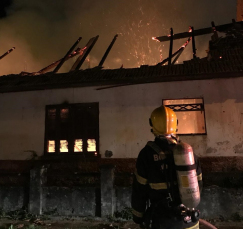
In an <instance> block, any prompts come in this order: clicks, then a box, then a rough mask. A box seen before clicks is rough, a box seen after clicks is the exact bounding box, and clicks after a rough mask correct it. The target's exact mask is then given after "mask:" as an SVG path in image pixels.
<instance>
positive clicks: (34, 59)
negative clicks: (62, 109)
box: [0, 0, 236, 75]
mask: <svg viewBox="0 0 243 229" xmlns="http://www.w3.org/2000/svg"><path fill="white" fill-rule="evenodd" d="M233 18H236V0H204V1H195V0H173V1H171V0H163V1H162V0H80V1H77V0H51V1H50V0H41V1H37V0H1V1H0V31H1V33H0V55H2V54H4V53H5V52H6V51H7V50H9V49H10V48H12V47H16V50H14V51H13V52H12V53H10V54H9V55H8V56H6V57H5V58H4V59H2V60H0V75H4V74H11V73H20V72H21V71H27V72H34V71H38V70H40V69H41V68H43V67H45V66H47V65H49V64H51V63H52V62H54V61H56V60H58V59H60V58H61V57H63V56H64V55H65V54H66V52H67V51H68V50H69V49H70V47H71V46H72V45H73V44H74V42H75V41H76V40H77V39H78V37H79V36H82V37H83V39H82V40H81V42H80V43H79V47H83V46H84V45H85V44H86V43H87V41H88V40H89V39H90V38H91V37H93V36H96V35H99V36H100V37H99V40H98V41H97V43H96V45H95V47H94V48H93V50H92V51H91V53H90V55H89V56H88V59H89V60H90V63H87V62H85V63H84V65H83V68H87V67H88V66H91V67H94V66H96V65H98V63H99V61H100V60H101V58H102V56H103V54H104V52H105V50H106V48H107V47H108V45H109V44H110V42H111V41H112V39H113V37H114V36H115V35H116V34H118V38H117V41H116V43H115V44H114V46H113V49H112V50H111V52H110V54H109V56H108V58H107V60H106V62H105V63H104V67H105V68H120V67H121V65H123V67H124V68H131V67H138V66H140V65H143V64H148V65H153V64H156V63H158V62H160V61H161V56H160V54H162V58H166V57H167V56H168V42H166V43H158V42H155V41H153V40H152V39H151V38H152V37H154V36H163V35H167V34H169V29H170V28H171V27H172V28H173V30H174V33H179V32H185V31H188V27H189V26H194V29H199V28H204V27H209V26H211V21H214V22H215V24H216V25H219V24H226V23H230V22H231V20H232V19H233ZM208 39H209V36H201V37H196V48H197V49H198V51H197V52H198V55H199V56H200V57H203V56H205V55H206V52H205V50H206V49H207V47H208ZM185 40H186V39H182V40H178V41H176V42H175V45H174V51H175V50H176V49H177V48H178V47H180V46H181V45H182V44H183V43H184V42H185ZM191 57H192V54H191V45H190V46H189V47H187V50H185V51H184V55H183V56H182V59H179V60H180V61H182V60H183V59H190V58H191ZM74 62H75V59H74V58H73V59H71V60H69V61H68V62H66V63H65V65H64V66H63V67H62V68H61V69H60V72H67V71H69V69H70V68H71V66H72V64H73V63H74Z"/></svg>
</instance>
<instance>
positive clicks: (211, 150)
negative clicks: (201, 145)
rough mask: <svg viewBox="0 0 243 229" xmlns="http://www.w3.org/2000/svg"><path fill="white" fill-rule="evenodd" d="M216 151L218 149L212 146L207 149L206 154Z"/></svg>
mask: <svg viewBox="0 0 243 229" xmlns="http://www.w3.org/2000/svg"><path fill="white" fill-rule="evenodd" d="M216 152H217V149H215V148H212V147H209V148H208V149H207V150H206V154H211V153H216Z"/></svg>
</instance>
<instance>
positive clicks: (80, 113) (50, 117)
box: [45, 103, 99, 156]
mask: <svg viewBox="0 0 243 229" xmlns="http://www.w3.org/2000/svg"><path fill="white" fill-rule="evenodd" d="M98 146H99V107H98V103H81V104H61V105H48V106H46V123H45V153H46V154H60V153H62V154H65V153H66V154H67V153H68V154H80V153H82V154H88V155H94V156H97V155H98V154H99V152H98V151H99V149H98Z"/></svg>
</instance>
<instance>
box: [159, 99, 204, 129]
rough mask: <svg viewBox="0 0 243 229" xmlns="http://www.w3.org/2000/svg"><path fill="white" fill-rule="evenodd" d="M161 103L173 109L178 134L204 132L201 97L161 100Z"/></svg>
mask: <svg viewBox="0 0 243 229" xmlns="http://www.w3.org/2000/svg"><path fill="white" fill-rule="evenodd" d="M163 105H165V106H167V107H169V108H171V109H172V110H173V111H175V113H176V115H177V118H178V132H177V133H178V134H206V124H205V113H204V103H203V99H202V98H200V99H173V100H168V99H165V100H163Z"/></svg>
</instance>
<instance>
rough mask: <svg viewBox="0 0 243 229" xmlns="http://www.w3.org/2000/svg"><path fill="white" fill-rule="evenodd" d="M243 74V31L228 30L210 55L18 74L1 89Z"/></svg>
mask: <svg viewBox="0 0 243 229" xmlns="http://www.w3.org/2000/svg"><path fill="white" fill-rule="evenodd" d="M242 76H243V36H242V31H241V30H240V33H239V31H237V33H235V32H233V33H230V32H227V33H226V36H225V37H220V38H217V39H212V40H211V41H210V42H209V51H208V56H207V57H205V58H202V59H199V58H196V59H192V60H190V61H184V62H183V63H182V64H176V65H162V66H161V65H155V66H148V65H142V66H140V67H139V68H130V69H125V68H120V69H101V68H99V67H95V68H92V69H86V70H76V71H72V72H68V73H59V74H55V73H53V72H49V73H46V74H41V75H31V74H18V75H5V76H1V77H0V92H1V93H5V92H17V91H33V90H45V89H57V88H70V87H89V86H100V87H101V89H102V87H103V88H104V87H106V86H111V87H116V86H124V85H133V84H145V83H155V82H168V81H185V80H203V79H214V78H232V77H242Z"/></svg>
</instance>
